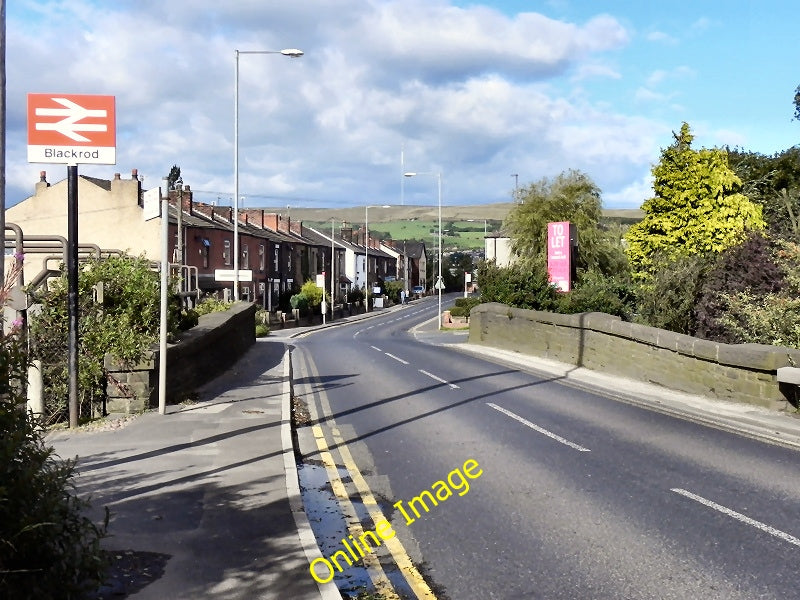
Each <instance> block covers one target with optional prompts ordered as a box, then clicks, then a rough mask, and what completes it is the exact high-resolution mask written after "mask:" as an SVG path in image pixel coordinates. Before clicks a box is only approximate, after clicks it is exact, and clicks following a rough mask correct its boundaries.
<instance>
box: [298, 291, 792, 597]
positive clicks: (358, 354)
mask: <svg viewBox="0 0 800 600" xmlns="http://www.w3.org/2000/svg"><path fill="white" fill-rule="evenodd" d="M435 311H436V306H435V301H433V302H431V300H426V301H423V302H422V303H417V304H414V305H412V306H409V307H407V308H404V309H402V310H399V311H393V312H389V313H386V314H385V315H382V316H379V317H375V318H373V319H370V320H365V321H362V322H358V323H353V324H349V325H346V326H341V327H335V328H331V329H327V330H324V331H321V332H319V333H316V334H314V335H312V336H309V337H306V338H302V339H298V340H296V348H295V351H294V357H293V365H294V369H295V372H294V378H295V382H296V393H298V394H301V395H305V397H306V398H307V399H311V400H312V402H313V404H314V405H315V410H316V411H317V412H318V413H319V414H321V418H322V422H323V424H324V426H325V427H324V428H325V430H326V431H328V432H330V431H333V432H334V434H336V435H331V434H330V433H326V437H327V439H328V444H329V445H330V448H331V452H332V455H333V456H334V460H336V462H337V464H339V465H340V466H345V467H347V466H349V467H350V469H351V470H355V469H356V468H357V469H358V470H360V471H361V472H363V473H365V474H367V475H368V481H370V482H372V483H370V485H371V486H372V487H374V488H376V489H375V490H373V491H374V492H375V494H376V497H377V498H378V500H379V504H380V506H381V507H382V509H383V511H384V514H385V515H386V516H387V517H391V519H392V526H393V528H394V530H395V531H396V532H397V535H398V537H399V538H400V539H401V540H402V541H403V543H404V545H405V546H406V547H407V549H408V551H409V553H410V554H411V555H412V557H413V558H415V559H416V561H424V566H423V571H424V572H425V575H426V577H427V578H428V580H429V581H430V582H432V587H434V589H436V590H437V595H438V597H439V598H450V599H451V600H461V599H475V600H484V599H487V598H498V599H500V598H502V599H522V598H547V599H559V598H565V599H566V598H569V599H574V598H615V599H617V598H658V599H667V598H676V599H686V598H725V599H736V598H800V588H799V587H798V586H797V581H798V575H797V569H798V563H799V562H800V539H798V538H800V519H798V517H800V466H798V458H799V457H798V454H797V452H795V451H793V450H790V449H786V448H781V447H777V446H772V445H769V444H765V443H762V442H758V441H754V440H750V439H747V438H744V437H740V436H737V435H734V434H730V433H727V432H724V431H719V430H716V429H713V428H709V427H706V426H702V425H698V424H694V423H691V422H687V421H684V420H680V419H676V418H673V417H670V416H667V415H663V414H660V413H657V412H652V411H648V410H646V409H643V408H640V407H635V406H631V405H629V404H626V403H622V402H619V401H615V400H613V399H609V398H606V397H604V396H602V395H598V394H593V393H589V392H586V391H581V390H577V389H574V388H572V387H568V386H566V385H562V384H561V383H559V381H557V380H555V379H546V378H542V377H537V376H535V375H532V374H529V373H525V372H522V371H519V370H515V369H511V368H508V367H504V366H500V365H497V364H493V363H491V362H487V361H485V360H480V359H478V358H474V357H472V356H468V355H465V354H461V353H459V352H457V351H455V350H454V349H452V348H449V347H447V346H440V345H432V344H430V343H422V342H420V341H418V340H417V339H416V338H415V336H414V335H412V334H410V333H409V332H408V330H409V329H410V328H411V327H412V326H414V325H416V324H418V323H421V322H422V321H425V320H426V319H429V318H431V317H433V316H434V315H435ZM427 337H429V338H433V339H437V340H440V341H441V339H447V340H448V341H456V340H458V339H461V340H464V339H465V337H464V336H463V335H459V334H453V333H446V334H435V335H433V336H427ZM339 436H340V437H341V438H344V442H345V444H342V443H341V441H340V437H339ZM343 447H346V448H349V449H351V450H352V457H353V458H352V462H353V463H354V464H353V465H347V464H346V463H345V462H344V461H342V454H341V452H340V450H341V449H342V448H343ZM469 459H472V460H474V461H477V463H478V465H479V468H480V470H481V475H480V476H479V477H477V478H475V479H472V480H469V479H467V480H466V481H468V483H469V490H468V491H467V492H464V486H463V485H462V486H459V484H460V482H461V479H460V478H459V476H455V478H454V479H453V478H451V481H450V483H451V484H454V485H452V486H451V487H453V488H455V487H460V492H462V493H463V494H462V495H459V491H458V490H456V491H455V493H453V494H452V495H451V496H449V497H447V498H446V499H445V500H444V501H440V502H439V503H438V505H437V506H432V505H431V503H430V502H428V504H429V505H430V506H429V510H430V512H427V513H426V512H425V511H424V510H423V509H421V508H420V504H418V503H417V504H415V506H416V507H417V508H419V513H420V516H419V517H416V515H414V513H413V512H411V511H410V510H408V508H407V507H408V503H409V501H410V500H411V499H412V498H413V497H415V496H419V495H420V493H421V492H422V491H423V490H431V489H432V486H434V483H435V482H437V481H440V480H445V481H447V476H448V473H450V472H452V471H453V470H454V469H456V468H458V467H462V465H464V463H465V461H467V460H469ZM474 472H475V471H473V473H474ZM352 475H353V474H352V473H351V475H350V477H351V478H352ZM436 489H438V490H439V492H440V493H441V490H442V488H441V486H439V487H438V488H434V492H435V491H436ZM443 495H444V496H446V493H445V494H443ZM423 497H424V496H423ZM440 497H441V496H440ZM400 500H402V501H403V504H402V505H401V506H403V507H404V508H406V510H407V511H408V512H409V513H410V516H411V517H412V518H413V522H411V523H409V522H408V521H407V520H406V519H405V518H404V517H403V515H402V513H401V512H400V511H398V510H396V508H395V507H393V506H392V505H394V504H395V503H396V502H398V501H400Z"/></svg>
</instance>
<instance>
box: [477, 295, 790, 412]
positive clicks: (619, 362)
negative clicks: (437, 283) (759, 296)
mask: <svg viewBox="0 0 800 600" xmlns="http://www.w3.org/2000/svg"><path fill="white" fill-rule="evenodd" d="M469 341H470V342H471V343H473V344H482V345H486V346H493V347H498V348H502V349H505V350H511V351H515V352H520V353H523V354H530V355H532V356H538V357H542V358H548V359H551V360H555V361H559V362H563V363H567V364H571V365H576V366H580V367H586V368H588V369H594V370H598V371H603V372H604V373H609V374H613V375H620V376H622V377H627V378H630V379H635V380H638V381H643V382H646V383H654V384H658V385H662V386H664V387H665V388H669V389H672V390H677V391H681V392H686V393H690V394H698V395H703V396H709V397H714V398H721V399H725V400H732V401H737V402H746V403H749V404H755V405H759V406H765V407H768V408H773V409H788V408H789V403H788V401H787V397H786V395H785V394H784V391H785V388H781V387H780V386H779V384H778V381H777V378H776V375H777V369H778V368H779V367H783V366H790V365H793V364H800V350H796V349H792V348H783V347H779V346H765V345H761V344H721V343H717V342H711V341H708V340H701V339H698V338H694V337H691V336H688V335H682V334H678V333H673V332H671V331H665V330H663V329H656V328H655V327H647V326H645V325H638V324H635V323H627V322H624V321H622V320H621V319H619V318H618V317H612V316H610V315H606V314H603V313H582V314H576V315H560V314H555V313H548V312H539V311H533V310H524V309H518V308H510V307H508V306H505V305H503V304H497V303H489V304H480V305H478V306H476V307H475V308H473V309H472V311H471V313H470V330H469Z"/></svg>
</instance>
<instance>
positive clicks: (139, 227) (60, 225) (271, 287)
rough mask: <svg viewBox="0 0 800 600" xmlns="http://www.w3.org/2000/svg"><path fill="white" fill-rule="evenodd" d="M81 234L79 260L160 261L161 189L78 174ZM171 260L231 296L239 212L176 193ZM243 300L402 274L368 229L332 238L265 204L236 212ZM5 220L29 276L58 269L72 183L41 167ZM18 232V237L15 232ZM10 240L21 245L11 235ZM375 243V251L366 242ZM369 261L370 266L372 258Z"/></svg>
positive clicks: (338, 232)
mask: <svg viewBox="0 0 800 600" xmlns="http://www.w3.org/2000/svg"><path fill="white" fill-rule="evenodd" d="M78 198H79V199H78V207H79V209H78V221H79V229H78V238H79V243H80V248H81V256H87V255H89V254H95V255H99V256H102V255H104V254H109V253H117V252H127V253H129V254H133V255H144V256H146V257H147V258H149V259H151V260H152V261H154V262H155V261H159V260H160V258H161V215H160V210H159V202H158V193H155V194H149V193H145V191H144V190H143V189H142V184H141V180H140V178H139V176H138V173H137V171H136V170H135V169H134V170H133V171H132V172H131V177H130V179H123V178H121V177H120V175H119V174H118V173H117V174H115V175H114V177H113V179H110V180H105V179H98V178H95V177H87V176H84V175H81V176H79V181H78ZM168 218H169V240H168V247H169V250H168V256H169V260H170V262H171V263H172V264H173V267H174V270H175V271H176V273H177V272H180V273H181V278H182V280H183V281H184V289H185V290H186V291H187V296H188V295H196V294H195V292H198V293H199V294H217V295H219V296H220V297H232V290H233V282H232V281H226V280H225V279H226V278H225V277H222V276H221V273H224V272H225V271H231V270H232V269H233V264H234V260H233V248H234V243H233V230H234V227H233V224H234V221H233V219H234V214H233V209H232V208H231V207H229V206H215V205H212V204H207V203H202V202H195V201H194V198H193V192H192V190H191V187H190V186H188V185H187V186H177V189H173V190H170V191H169V216H168ZM238 219H239V226H238V231H239V252H240V256H239V269H240V270H241V271H244V272H246V275H245V276H240V282H239V285H240V290H239V297H240V298H241V299H243V300H246V301H251V302H256V303H258V304H260V305H261V306H263V307H264V308H267V309H269V310H271V311H274V310H277V309H278V307H279V306H281V305H282V304H284V303H285V301H286V300H287V299H288V296H289V295H291V294H292V293H295V292H296V291H297V289H298V288H299V287H300V286H301V285H302V284H303V283H304V282H305V281H307V280H308V279H314V278H315V277H316V275H318V274H321V273H325V286H326V290H330V289H331V286H330V283H331V276H333V277H334V278H335V283H336V285H335V286H334V292H335V295H336V299H335V300H336V302H339V301H341V300H342V299H343V298H344V297H345V296H346V294H347V292H348V291H349V290H350V289H351V287H353V286H358V287H363V284H364V282H365V281H366V278H367V272H368V271H367V269H368V268H369V273H370V274H371V277H370V280H371V281H374V280H376V279H377V278H379V277H380V278H385V277H387V276H394V277H396V276H397V264H398V262H403V263H404V264H405V258H403V259H402V261H399V260H398V258H397V256H396V252H393V253H392V254H389V253H387V252H385V251H383V250H381V249H380V244H379V243H378V241H377V240H374V239H372V238H370V239H368V240H367V239H365V238H364V235H363V232H361V234H360V235H359V234H356V235H354V233H353V229H352V228H351V227H347V226H339V227H338V228H336V227H335V226H334V232H333V240H334V243H333V244H332V243H331V235H329V234H328V235H324V234H322V233H321V232H317V231H314V230H311V229H309V228H306V227H304V226H303V224H302V222H292V221H291V219H290V218H289V217H288V216H284V215H282V214H278V213H273V212H269V211H266V210H263V209H256V208H248V209H242V210H239V212H238ZM6 223H7V224H8V227H9V228H11V229H13V231H14V235H16V236H18V237H19V236H20V235H21V236H22V243H23V245H24V252H25V254H26V260H25V281H26V283H29V282H31V281H33V280H35V279H37V278H38V279H39V280H42V279H46V277H47V274H48V273H49V274H54V273H55V269H56V267H57V264H58V262H57V261H58V259H59V257H62V256H63V253H62V249H65V247H66V240H65V238H66V236H67V182H66V180H62V181H59V182H57V183H55V184H50V183H49V182H48V181H47V175H46V172H44V171H42V172H41V175H40V181H38V182H37V183H36V185H35V189H34V194H33V195H32V196H30V197H29V198H27V199H25V200H23V201H22V202H20V203H19V204H17V205H15V206H13V207H11V208H9V209H8V210H7V211H6ZM12 237H13V236H12ZM9 243H14V242H13V241H11V242H9ZM367 245H369V247H367ZM367 257H368V258H369V267H368V266H367V265H366V261H365V258H367Z"/></svg>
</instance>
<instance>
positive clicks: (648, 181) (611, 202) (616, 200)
mask: <svg viewBox="0 0 800 600" xmlns="http://www.w3.org/2000/svg"><path fill="white" fill-rule="evenodd" d="M653 194H654V192H653V176H652V174H651V173H650V172H649V171H648V172H647V173H646V174H645V175H642V177H641V178H640V179H637V180H636V181H633V182H632V183H630V184H628V185H626V186H624V187H623V188H622V189H621V190H619V191H615V192H611V193H608V194H603V206H605V207H606V208H612V207H613V208H641V206H642V204H643V203H644V201H645V200H647V199H649V198H652V197H653Z"/></svg>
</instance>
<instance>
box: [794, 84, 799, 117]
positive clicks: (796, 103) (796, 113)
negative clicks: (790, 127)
mask: <svg viewBox="0 0 800 600" xmlns="http://www.w3.org/2000/svg"><path fill="white" fill-rule="evenodd" d="M794 118H795V119H797V120H798V121H800V85H798V86H797V89H796V90H795V91H794Z"/></svg>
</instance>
